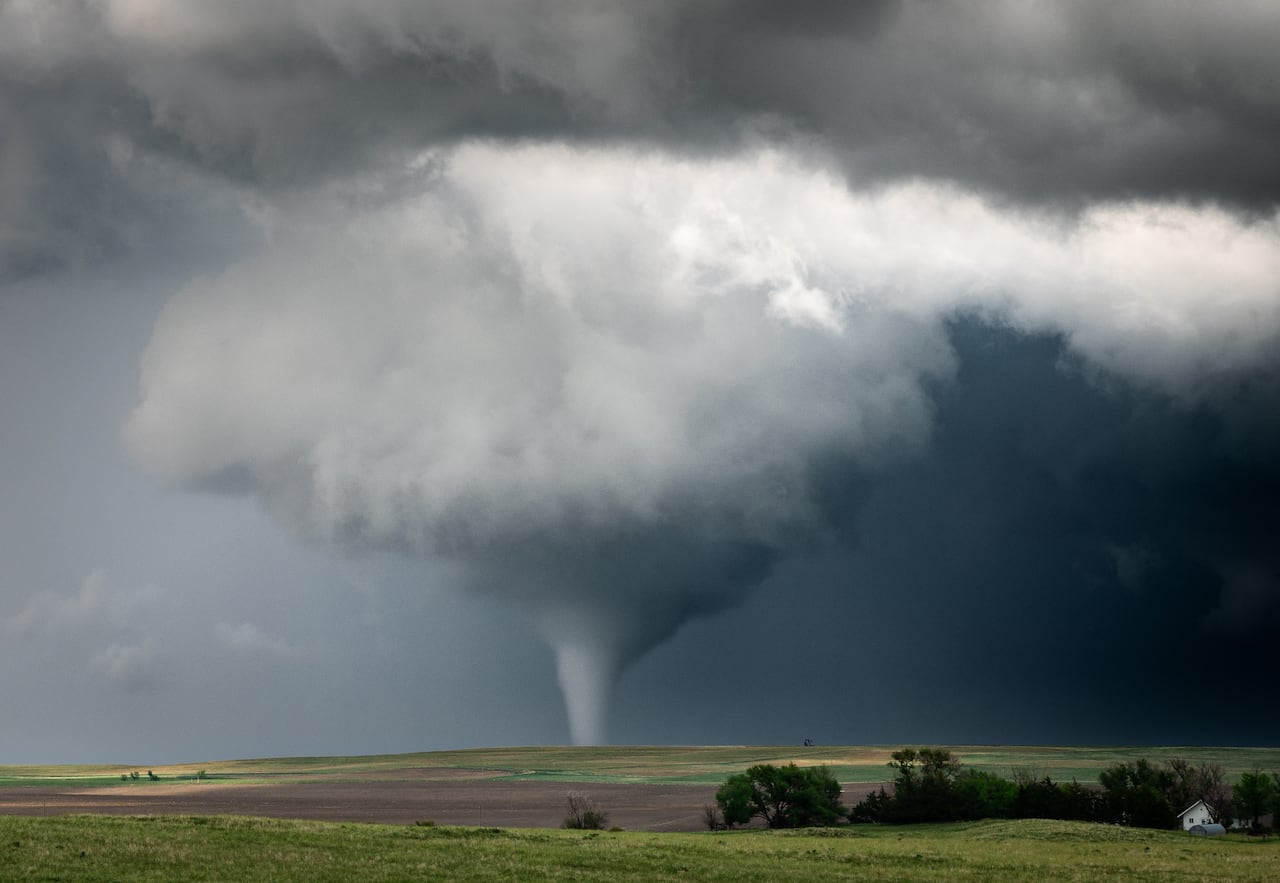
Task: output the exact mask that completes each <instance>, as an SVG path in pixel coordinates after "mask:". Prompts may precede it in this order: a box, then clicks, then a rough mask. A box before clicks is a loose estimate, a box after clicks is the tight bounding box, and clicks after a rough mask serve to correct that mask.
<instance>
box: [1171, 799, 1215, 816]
mask: <svg viewBox="0 0 1280 883" xmlns="http://www.w3.org/2000/svg"><path fill="white" fill-rule="evenodd" d="M1202 803H1203V804H1204V808H1205V809H1207V810H1209V812H1213V807H1212V806H1210V805H1209V804H1207V803H1205V802H1204V798H1203V797H1201V798H1200V799H1199V800H1197V801H1196V802H1195V803H1193V804H1191V805H1190V806H1188V807H1187V808H1186V809H1184V810H1183V811H1182V812H1180V813H1178V818H1182V817H1183V816H1185V815H1186V814H1187V813H1189V812H1191V810H1193V809H1195V808H1196V807H1197V806H1199V805H1200V804H1202Z"/></svg>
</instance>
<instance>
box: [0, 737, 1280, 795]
mask: <svg viewBox="0 0 1280 883" xmlns="http://www.w3.org/2000/svg"><path fill="white" fill-rule="evenodd" d="M897 747H898V746H892V747H890V746H819V747H812V748H807V747H798V746H648V747H625V746H618V747H606V748H567V747H540V748H475V749H468V750H463V751H434V752H426V753H420V754H390V755H380V756H374V757H285V758H272V759H261V760H230V761H205V762H200V763H187V764H177V765H157V766H151V765H141V766H138V765H135V766H126V765H114V766H83V765H82V766H25V767H19V766H8V767H6V766H0V786H4V785H40V784H50V785H66V784H68V783H69V782H73V783H75V784H76V785H83V786H94V785H102V786H108V785H116V786H119V785H120V784H121V782H120V776H121V774H127V773H129V772H131V771H134V770H140V771H142V773H143V780H144V784H145V783H146V782H145V780H146V776H145V773H146V771H147V770H149V769H150V770H154V771H155V772H156V773H157V774H158V775H160V776H161V777H162V778H163V779H165V780H169V781H172V780H175V779H182V778H187V779H189V778H191V777H192V776H194V775H195V774H196V772H197V771H198V770H206V771H207V773H208V775H209V776H210V777H212V778H216V779H220V780H235V781H244V782H253V781H258V782H268V781H298V780H299V779H302V778H310V779H316V780H319V779H323V778H325V777H326V776H342V777H344V778H351V777H353V776H357V777H358V776H359V775H360V774H362V773H363V774H367V775H369V776H370V777H371V778H372V777H376V776H377V775H378V774H379V773H382V772H386V771H389V770H399V769H423V770H431V769H439V770H464V771H466V770H470V771H474V772H475V773H476V774H477V775H485V776H486V777H488V776H491V775H492V774H493V773H494V772H495V771H496V772H499V773H502V774H504V775H505V776H506V777H508V778H511V779H533V778H540V779H548V780H554V781H564V782H583V783H590V782H620V783H626V782H651V783H688V784H718V783H719V782H722V781H724V779H725V777H726V776H728V775H730V774H731V773H736V772H741V771H742V770H743V769H745V768H746V767H748V766H751V765H752V764H756V763H787V762H790V761H794V762H796V763H798V764H801V765H806V764H825V765H827V766H829V767H831V768H832V770H833V771H834V772H835V774H836V776H837V778H839V779H840V780H841V781H842V782H881V781H887V780H888V779H890V778H891V776H890V774H889V771H888V769H887V766H886V764H887V763H888V761H889V755H890V754H892V752H893V751H894V750H896V748H897ZM952 747H953V750H954V751H955V752H956V754H957V755H959V757H960V759H961V761H962V762H963V763H964V764H965V766H967V767H971V768H974V769H980V770H987V771H989V772H993V773H997V774H999V775H1002V776H1006V777H1008V776H1011V775H1012V773H1013V771H1014V770H1016V769H1022V770H1031V771H1034V772H1035V773H1036V775H1037V777H1039V776H1044V775H1048V776H1051V777H1052V778H1053V779H1054V780H1055V781H1070V780H1071V779H1076V780H1078V781H1080V782H1086V783H1092V782H1096V781H1097V779H1098V773H1099V772H1100V771H1101V770H1103V769H1105V768H1106V767H1108V766H1110V765H1112V764H1115V763H1118V762H1120V761H1130V760H1134V759H1136V758H1139V757H1145V758H1147V759H1149V760H1151V761H1161V760H1167V759H1168V758H1170V757H1174V756H1180V757H1185V758H1187V759H1188V760H1191V761H1197V762H1198V761H1201V760H1207V761H1212V762H1215V763H1220V764H1222V765H1223V766H1224V767H1225V768H1226V770H1227V775H1228V777H1229V778H1230V779H1232V780H1234V779H1235V778H1237V777H1238V776H1239V774H1240V773H1242V772H1245V771H1247V770H1252V769H1254V768H1255V767H1259V768H1262V769H1265V770H1280V748H1203V747H1178V746H1157V747H1143V748H1132V747H1049V746H1022V747H1019V746H980V745H979V746H952Z"/></svg>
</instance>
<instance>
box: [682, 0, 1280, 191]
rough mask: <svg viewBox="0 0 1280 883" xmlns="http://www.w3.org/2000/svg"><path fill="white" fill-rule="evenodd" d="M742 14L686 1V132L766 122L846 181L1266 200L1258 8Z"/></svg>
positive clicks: (878, 7) (1277, 19)
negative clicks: (792, 133) (928, 181)
mask: <svg viewBox="0 0 1280 883" xmlns="http://www.w3.org/2000/svg"><path fill="white" fill-rule="evenodd" d="M756 7H757V4H742V5H741V9H740V11H742V12H743V16H742V18H741V19H739V18H738V17H737V16H735V15H733V13H734V12H736V11H739V8H737V7H735V6H734V5H733V4H718V5H710V6H705V5H704V6H700V7H697V10H698V11H697V12H694V13H691V16H690V19H691V21H692V22H693V24H692V26H689V27H681V28H678V29H677V30H678V34H679V36H678V37H677V38H676V39H677V41H678V42H677V45H679V46H680V47H681V52H680V55H679V58H680V63H681V64H683V65H685V74H686V79H685V82H687V84H688V96H689V101H690V104H689V113H688V117H687V119H688V121H689V124H690V125H691V126H694V125H696V123H695V121H696V119H697V118H699V117H701V116H705V117H708V118H710V119H712V120H715V121H716V123H717V124H718V125H725V124H730V123H732V122H733V121H734V120H735V119H741V118H743V117H745V116H749V115H755V114H760V115H774V116H777V117H779V118H781V119H783V120H786V121H788V122H790V123H792V124H794V125H796V126H798V127H800V128H801V129H802V130H804V131H806V132H808V133H810V134H812V135H813V136H814V137H816V138H817V139H818V140H819V141H821V142H822V143H823V144H825V145H826V146H828V147H829V148H830V149H831V150H832V151H833V152H834V153H835V154H836V155H837V156H839V157H840V158H841V160H842V162H843V164H844V166H845V168H846V170H847V171H848V173H849V175H850V177H851V179H853V180H854V181H861V182H865V181H869V180H876V179H879V178H883V177H891V178H892V177H902V176H913V175H925V176H936V177H941V178H947V179H952V180H956V181H960V182H962V183H964V184H965V185H968V186H973V187H978V188H982V189H990V190H994V191H997V192H1000V193H1003V194H1006V195H1008V196H1010V197H1014V198H1027V199H1032V200H1036V201H1043V200H1065V201H1067V202H1068V203H1075V202H1077V201H1078V200H1082V199H1084V200H1087V199H1091V198H1122V199H1123V198H1130V197H1143V198H1192V199H1209V200H1222V201H1225V202H1228V203H1232V204H1236V205H1240V206H1246V207H1252V208H1261V209H1266V208H1269V207H1272V206H1274V205H1275V204H1276V202H1277V199H1280V164H1278V163H1277V162H1276V161H1275V158H1274V151H1273V150H1272V145H1273V144H1274V142H1275V138H1276V135H1277V132H1278V131H1280V128H1278V127H1280V103H1278V102H1276V100H1275V97H1274V96H1275V94H1276V90H1277V86H1278V85H1280V63H1278V62H1277V61H1276V57H1275V53H1274V52H1272V51H1271V47H1272V46H1273V45H1274V41H1275V38H1276V35H1277V34H1280V13H1278V12H1277V11H1276V9H1275V7H1274V6H1273V5H1270V4H1258V3H1240V4H1228V5H1227V6H1225V7H1213V8H1212V9H1210V8H1208V7H1203V6H1200V5H1196V4H1183V3H1177V4H1169V3H1138V4H1122V5H1117V4H1110V3H1078V4H1062V3H1006V2H980V3H965V4H961V3H927V2H903V3H892V4H890V3H884V4H874V5H873V6H872V7H871V8H872V9H873V13H869V14H867V15H862V16H848V17H846V18H842V17H840V16H837V15H834V14H832V13H831V12H830V11H829V9H828V7H827V6H826V5H825V4H813V7H814V9H813V17H812V19H806V17H805V15H804V11H803V10H801V11H798V12H797V19H798V21H800V22H805V21H808V23H809V25H810V26H809V27H790V28H785V27H770V26H768V25H769V22H768V19H769V16H770V15H773V16H776V15H777V14H778V13H777V12H771V13H770V12H766V13H764V14H763V16H761V14H760V11H759V10H758V9H757V8H756ZM778 8H781V7H778ZM786 8H787V9H788V10H790V6H789V5H788V6H787V7H786ZM757 25H760V26H757Z"/></svg>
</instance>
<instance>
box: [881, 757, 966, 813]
mask: <svg viewBox="0 0 1280 883" xmlns="http://www.w3.org/2000/svg"><path fill="white" fill-rule="evenodd" d="M892 758H893V759H892V760H891V761H890V762H889V768H890V769H892V770H894V777H893V800H892V802H891V803H890V804H889V805H888V806H886V807H885V813H884V820H885V821H886V822H896V823H900V824H902V823H909V822H945V821H950V820H952V819H957V818H960V814H959V813H960V808H959V805H958V796H957V794H956V790H955V781H956V777H957V776H958V775H959V773H960V761H959V759H958V758H956V756H955V755H954V754H952V753H951V752H950V751H948V750H947V749H945V748H903V749H901V750H899V751H895V752H893V755H892Z"/></svg>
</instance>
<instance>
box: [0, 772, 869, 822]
mask: <svg viewBox="0 0 1280 883" xmlns="http://www.w3.org/2000/svg"><path fill="white" fill-rule="evenodd" d="M398 772H399V773H400V774H399V775H397V771H386V772H385V773H382V774H380V775H379V776H378V777H377V778H376V779H370V778H367V777H361V778H360V779H352V780H350V781H343V780H336V781H321V782H315V781H312V782H298V783H285V784H241V783H220V782H216V781H215V782H199V783H195V782H187V783H180V784H179V783H166V782H161V783H138V784H134V783H130V784H122V785H119V786H108V787H98V788H74V787H71V788H61V787H58V786H50V785H44V786H39V787H9V788H0V813H2V814H5V815H29V816H45V815H68V814H75V813H94V814H103V815H202V816H203V815H247V816H265V817H270V818H282V819H317V820H323V821H345V822H377V823H383V824H393V825H406V824H413V823H414V822H417V821H426V820H431V821H434V822H436V823H437V824H442V825H480V826H491V827H499V828H555V827H559V825H560V823H561V822H562V821H563V819H564V815H565V799H566V796H567V795H568V794H569V792H570V791H578V792H580V793H583V794H587V795H589V796H590V797H591V798H592V799H593V800H594V801H595V803H596V804H597V806H599V807H600V808H601V809H603V810H605V811H606V812H607V813H608V814H609V824H610V825H618V826H620V827H622V828H624V829H626V830H628V831H700V830H705V825H704V822H703V807H704V806H706V805H707V804H711V803H714V802H715V790H716V789H715V786H708V785H642V784H599V783H592V784H590V785H579V784H574V783H566V782H537V781H494V780H486V779H483V778H480V779H477V778H475V777H474V773H471V774H469V775H467V776H465V777H464V776H462V775H450V774H448V773H446V772H445V771H440V770H433V771H430V774H429V775H426V774H424V771H423V770H420V769H406V770H403V771H398ZM872 787H873V786H870V785H865V784H856V785H854V784H851V785H846V786H845V793H844V802H845V803H846V804H848V805H852V804H853V803H856V802H857V801H858V800H860V799H862V796H863V795H865V794H866V793H867V792H869V791H870V790H872Z"/></svg>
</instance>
